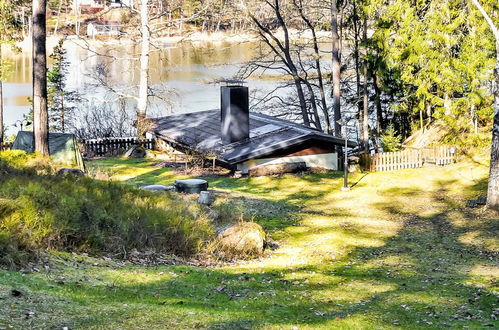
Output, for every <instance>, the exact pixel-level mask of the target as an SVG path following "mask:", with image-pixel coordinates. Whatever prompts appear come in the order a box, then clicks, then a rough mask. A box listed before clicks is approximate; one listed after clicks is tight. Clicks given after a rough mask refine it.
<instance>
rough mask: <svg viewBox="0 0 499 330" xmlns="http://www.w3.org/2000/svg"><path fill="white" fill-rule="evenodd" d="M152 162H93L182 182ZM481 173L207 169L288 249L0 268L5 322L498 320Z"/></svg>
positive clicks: (145, 178)
mask: <svg viewBox="0 0 499 330" xmlns="http://www.w3.org/2000/svg"><path fill="white" fill-rule="evenodd" d="M151 165H152V162H150V161H144V160H119V159H109V160H103V161H97V162H94V163H93V164H92V166H94V167H95V166H99V167H104V168H107V169H108V170H109V171H112V178H113V179H115V180H120V181H123V182H125V183H127V184H131V185H139V184H152V183H162V184H171V183H172V182H173V180H174V179H176V178H178V176H176V175H175V174H174V172H173V171H172V170H169V169H158V168H154V167H152V166H151ZM487 172H488V169H487V166H486V165H484V164H478V163H471V162H466V163H460V164H456V165H451V166H447V167H431V168H422V169H413V170H401V171H393V172H386V173H369V174H354V175H351V177H350V180H351V181H350V182H351V183H352V184H353V188H352V190H351V191H349V192H342V191H340V187H341V185H342V177H341V174H340V173H325V174H304V175H284V176H281V177H262V178H239V179H235V178H206V179H207V180H209V182H210V187H211V188H214V189H217V190H226V191H228V192H230V195H231V198H233V201H234V203H237V204H239V205H241V206H243V208H244V209H245V212H246V213H248V214H252V215H253V218H254V221H256V222H258V223H260V224H262V225H263V226H264V228H265V229H266V230H267V231H269V232H270V233H271V236H272V237H273V238H274V239H275V240H278V241H279V245H280V248H279V249H277V250H276V251H273V252H269V255H268V256H267V257H266V258H263V259H259V260H253V261H246V262H240V263H237V264H232V265H226V266H221V267H215V268H199V267H195V266H187V265H182V266H154V267H142V266H131V265H125V266H123V265H120V264H117V263H115V262H114V261H109V260H108V261H106V260H103V259H92V258H89V257H75V256H72V255H69V254H60V255H58V256H55V257H53V260H52V263H51V264H50V266H48V267H47V268H44V267H43V265H41V266H40V267H39V272H33V273H29V274H22V273H19V272H13V271H0V327H2V326H3V327H6V328H28V327H33V328H58V327H59V328H61V327H63V326H68V327H70V328H85V329H87V328H99V329H100V328H102V329H110V328H127V329H128V328H138V329H142V328H143V329H146V328H147V329H151V328H153V329H154V328H179V329H186V328H213V329H253V328H270V329H273V328H276V329H281V328H284V329H293V328H327V329H331V328H334V329H337V328H339V329H376V328H382V329H390V328H434V329H441V328H463V327H469V328H485V327H494V326H495V327H497V326H498V325H499V324H498V322H497V320H496V319H497V317H498V309H497V308H498V306H497V301H498V297H497V294H498V286H497V284H498V282H497V280H498V275H499V267H498V258H497V256H498V255H497V252H498V249H499V241H498V239H497V233H498V229H499V228H498V227H499V226H498V221H497V216H496V215H494V214H493V213H490V212H488V211H485V210H483V209H467V208H466V207H465V203H466V199H469V198H476V197H477V196H478V195H481V194H484V193H485V189H486V179H487ZM12 289H16V290H19V291H21V292H22V295H21V296H18V297H14V296H12V294H11V290H12Z"/></svg>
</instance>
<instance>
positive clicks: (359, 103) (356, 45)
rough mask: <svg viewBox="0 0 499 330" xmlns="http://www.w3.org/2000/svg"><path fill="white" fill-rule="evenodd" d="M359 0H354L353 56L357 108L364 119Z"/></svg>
mask: <svg viewBox="0 0 499 330" xmlns="http://www.w3.org/2000/svg"><path fill="white" fill-rule="evenodd" d="M357 13H358V12H357V1H354V2H353V33H354V49H353V57H354V60H355V84H356V92H357V95H356V96H357V109H358V112H359V113H358V116H359V119H362V109H363V107H362V101H361V89H362V86H361V84H360V54H359V53H360V51H359V39H360V31H359V26H358V19H359V16H358V14H357Z"/></svg>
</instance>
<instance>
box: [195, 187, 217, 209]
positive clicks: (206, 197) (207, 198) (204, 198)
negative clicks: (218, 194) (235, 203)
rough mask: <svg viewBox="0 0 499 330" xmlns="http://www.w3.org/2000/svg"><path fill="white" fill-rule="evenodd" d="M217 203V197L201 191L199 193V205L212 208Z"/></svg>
mask: <svg viewBox="0 0 499 330" xmlns="http://www.w3.org/2000/svg"><path fill="white" fill-rule="evenodd" d="M214 201H215V196H213V194H212V193H211V192H209V191H201V192H200V193H199V198H198V203H199V204H203V205H208V206H210V205H211V204H213V202H214Z"/></svg>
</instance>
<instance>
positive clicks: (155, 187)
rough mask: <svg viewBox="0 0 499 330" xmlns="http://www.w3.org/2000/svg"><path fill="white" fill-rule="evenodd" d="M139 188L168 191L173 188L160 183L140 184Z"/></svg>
mask: <svg viewBox="0 0 499 330" xmlns="http://www.w3.org/2000/svg"><path fill="white" fill-rule="evenodd" d="M140 189H141V190H147V191H168V190H173V189H175V188H174V187H173V186H167V185H162V184H152V185H148V186H142V187H140Z"/></svg>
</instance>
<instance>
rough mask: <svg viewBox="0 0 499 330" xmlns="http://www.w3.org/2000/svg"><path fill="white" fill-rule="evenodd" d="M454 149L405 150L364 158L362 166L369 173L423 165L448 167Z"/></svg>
mask: <svg viewBox="0 0 499 330" xmlns="http://www.w3.org/2000/svg"><path fill="white" fill-rule="evenodd" d="M455 157H456V148H455V147H453V146H435V147H433V148H424V149H406V150H403V151H396V152H383V153H378V154H375V155H373V156H370V155H367V156H364V166H365V168H366V169H368V170H369V171H373V172H383V171H394V170H402V169H407V168H418V167H422V166H423V165H424V164H435V165H441V166H443V165H449V164H451V163H454V162H455V159H456V158H455Z"/></svg>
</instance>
